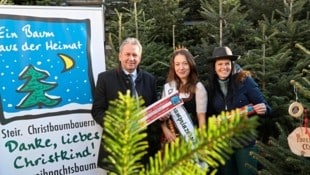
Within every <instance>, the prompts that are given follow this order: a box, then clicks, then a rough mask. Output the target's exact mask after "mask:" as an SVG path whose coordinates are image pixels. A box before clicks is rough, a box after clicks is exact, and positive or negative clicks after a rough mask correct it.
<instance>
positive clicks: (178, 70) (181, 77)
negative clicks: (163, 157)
mask: <svg viewBox="0 0 310 175" xmlns="http://www.w3.org/2000/svg"><path fill="white" fill-rule="evenodd" d="M176 90H177V91H178V92H179V95H180V98H182V100H183V102H184V104H183V106H182V107H179V108H177V109H175V110H174V111H172V112H171V113H170V114H171V117H169V118H168V119H167V120H163V119H162V124H161V127H162V131H163V133H164V139H163V140H164V142H173V141H174V140H175V138H176V137H177V135H178V134H181V135H183V136H184V137H185V138H186V135H184V134H182V128H180V127H184V126H185V127H187V128H195V127H200V128H202V127H204V126H205V124H206V110H207V91H206V89H205V87H204V85H203V84H202V83H201V82H200V81H199V79H198V72H197V68H196V63H195V61H194V57H193V55H192V54H191V53H190V52H189V51H188V50H187V49H185V48H181V49H176V51H175V52H174V53H173V55H172V59H171V61H170V68H169V73H168V76H167V83H166V84H165V85H164V90H163V96H166V95H169V92H172V91H176ZM176 113H178V114H180V115H176ZM175 117H181V118H182V119H179V120H178V121H180V120H182V122H183V124H182V126H181V124H179V123H178V122H177V121H176V119H175ZM180 130H181V131H180Z"/></svg>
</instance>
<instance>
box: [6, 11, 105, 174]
mask: <svg viewBox="0 0 310 175" xmlns="http://www.w3.org/2000/svg"><path fill="white" fill-rule="evenodd" d="M103 14H104V13H103V9H102V8H101V7H43V6H0V155H1V157H2V158H1V159H0V174H1V175H2V174H32V175H45V174H53V175H56V174H85V175H88V174H92V175H99V174H103V170H102V169H99V168H98V167H97V159H98V154H97V153H98V150H99V145H100V139H101V133H102V128H101V127H100V126H99V125H98V124H97V123H96V122H95V121H94V120H93V118H92V116H91V113H90V112H91V106H92V102H93V99H92V94H93V90H94V86H95V82H96V79H97V75H98V74H99V73H100V72H102V71H104V70H105V60H104V45H103V44H104V29H103V19H104V18H103Z"/></svg>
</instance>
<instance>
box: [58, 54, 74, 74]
mask: <svg viewBox="0 0 310 175" xmlns="http://www.w3.org/2000/svg"><path fill="white" fill-rule="evenodd" d="M58 56H59V57H60V58H61V59H62V61H63V63H64V69H63V70H62V72H66V71H68V70H70V69H72V68H73V67H74V65H75V62H74V60H73V58H71V57H70V56H69V55H66V54H61V53H60V54H58Z"/></svg>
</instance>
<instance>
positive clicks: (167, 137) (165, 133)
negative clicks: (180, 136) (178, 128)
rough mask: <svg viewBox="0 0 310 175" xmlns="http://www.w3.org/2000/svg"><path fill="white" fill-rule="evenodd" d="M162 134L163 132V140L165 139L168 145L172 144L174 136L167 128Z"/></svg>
mask: <svg viewBox="0 0 310 175" xmlns="http://www.w3.org/2000/svg"><path fill="white" fill-rule="evenodd" d="M163 132H164V135H165V138H166V139H167V141H168V142H169V143H171V142H173V141H174V140H175V139H176V135H175V134H174V133H172V132H171V131H170V130H169V128H168V127H164V128H163Z"/></svg>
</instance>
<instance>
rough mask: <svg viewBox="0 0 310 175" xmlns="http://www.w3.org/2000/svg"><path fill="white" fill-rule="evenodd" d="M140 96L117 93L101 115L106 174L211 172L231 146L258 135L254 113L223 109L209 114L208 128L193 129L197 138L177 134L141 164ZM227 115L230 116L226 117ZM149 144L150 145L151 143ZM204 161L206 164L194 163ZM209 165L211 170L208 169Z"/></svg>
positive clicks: (238, 144)
mask: <svg viewBox="0 0 310 175" xmlns="http://www.w3.org/2000/svg"><path fill="white" fill-rule="evenodd" d="M142 104H143V101H142V99H141V98H140V101H139V104H137V103H136V102H135V99H134V98H132V97H131V96H130V93H129V91H128V92H127V94H121V93H120V94H119V99H116V100H115V101H112V102H111V103H110V107H109V109H108V111H107V113H106V116H105V118H104V121H105V122H104V127H103V128H104V133H106V134H104V135H103V139H104V140H105V147H106V148H107V150H108V151H109V152H110V153H111V156H109V157H108V159H107V160H106V161H107V162H109V163H112V164H113V165H114V171H112V172H110V173H109V174H118V175H125V174H126V175H130V174H141V175H145V174H146V175H158V174H162V175H169V174H171V175H175V174H206V172H209V173H214V172H215V171H216V168H217V167H218V166H219V164H224V162H225V161H226V160H227V159H228V158H229V155H230V154H232V153H233V150H234V148H240V147H242V146H244V145H246V144H247V143H248V142H249V141H250V140H253V139H255V138H256V136H257V132H256V127H257V126H258V120H257V119H258V118H257V117H256V116H254V117H251V118H247V117H246V115H247V114H246V113H241V112H240V111H239V110H235V111H232V112H230V113H222V114H221V115H220V116H217V117H215V116H213V117H211V118H209V121H208V129H207V130H205V129H201V130H198V129H197V130H196V134H195V135H196V138H197V141H196V142H195V143H192V142H186V141H185V140H183V139H182V138H178V139H177V140H176V141H175V142H174V143H172V144H169V145H168V144H167V145H166V146H165V148H164V153H163V152H161V151H160V152H158V153H157V154H156V156H155V157H154V158H153V157H151V158H150V163H149V166H148V167H146V168H143V167H142V165H141V163H139V160H140V158H141V157H142V156H143V155H144V154H145V153H146V152H145V151H144V150H145V149H146V147H147V143H146V142H145V141H143V139H144V138H145V137H146V134H145V129H144V128H145V127H146V124H145V123H143V122H137V121H140V119H141V118H142V117H143V116H144V114H143V113H141V111H142V110H143V108H142V107H141V105H142ZM228 116H229V118H228ZM150 146H151V145H150ZM197 160H200V163H202V162H206V163H207V164H208V168H209V169H208V168H207V167H206V166H205V167H201V166H199V165H201V164H197ZM210 168H211V169H212V172H211V170H210Z"/></svg>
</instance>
